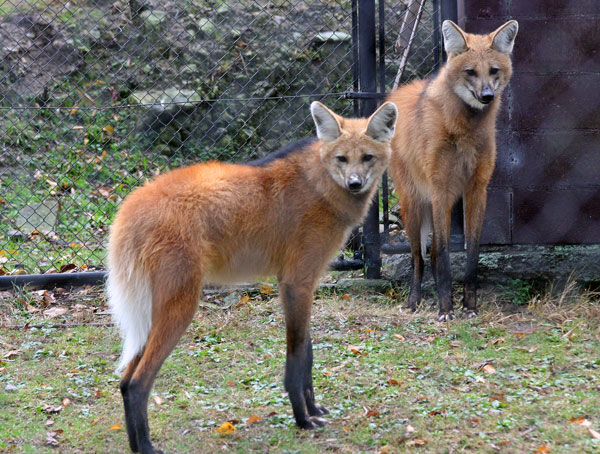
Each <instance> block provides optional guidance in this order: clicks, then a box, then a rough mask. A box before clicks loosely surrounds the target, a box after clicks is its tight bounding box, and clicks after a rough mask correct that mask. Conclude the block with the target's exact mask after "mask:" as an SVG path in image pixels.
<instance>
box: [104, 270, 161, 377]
mask: <svg viewBox="0 0 600 454" xmlns="http://www.w3.org/2000/svg"><path fill="white" fill-rule="evenodd" d="M107 293H108V305H109V306H110V309H111V312H112V314H113V318H114V320H115V323H116V324H117V326H118V327H119V330H120V331H121V337H122V338H123V351H122V353H121V360H120V362H119V366H118V367H117V373H121V372H122V371H123V370H124V369H125V367H127V365H128V364H129V362H130V361H131V360H132V359H133V358H135V356H136V355H137V354H138V353H140V352H141V351H142V350H143V348H144V346H145V345H146V340H147V339H148V333H149V332H150V327H151V326H152V292H151V289H150V283H149V281H148V277H147V276H146V275H145V273H143V272H141V271H138V270H135V269H130V270H125V269H123V268H121V267H118V266H114V267H113V266H110V265H109V272H108V281H107Z"/></svg>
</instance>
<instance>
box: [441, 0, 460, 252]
mask: <svg viewBox="0 0 600 454" xmlns="http://www.w3.org/2000/svg"><path fill="white" fill-rule="evenodd" d="M440 15H441V19H442V21H444V20H446V19H450V20H451V21H453V22H455V23H457V22H458V4H457V0H441V5H440ZM444 61H446V54H445V53H444ZM464 243H465V224H464V208H463V200H462V198H460V199H458V201H457V202H456V204H455V205H454V208H453V209H452V221H451V224H450V244H454V245H460V244H462V245H464Z"/></svg>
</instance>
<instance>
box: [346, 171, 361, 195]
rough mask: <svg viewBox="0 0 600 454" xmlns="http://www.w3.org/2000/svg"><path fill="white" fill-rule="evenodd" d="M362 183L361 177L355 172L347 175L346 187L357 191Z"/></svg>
mask: <svg viewBox="0 0 600 454" xmlns="http://www.w3.org/2000/svg"><path fill="white" fill-rule="evenodd" d="M362 185H363V182H362V178H361V177H359V176H358V175H356V174H355V173H353V174H352V175H350V176H349V177H348V189H350V190H351V191H358V190H359V189H360V188H362Z"/></svg>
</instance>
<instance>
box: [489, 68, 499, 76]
mask: <svg viewBox="0 0 600 454" xmlns="http://www.w3.org/2000/svg"><path fill="white" fill-rule="evenodd" d="M494 74H498V68H490V75H491V76H493V75H494Z"/></svg>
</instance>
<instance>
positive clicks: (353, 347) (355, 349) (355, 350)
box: [348, 345, 361, 355]
mask: <svg viewBox="0 0 600 454" xmlns="http://www.w3.org/2000/svg"><path fill="white" fill-rule="evenodd" d="M348 350H350V351H351V352H352V353H354V354H355V355H360V354H361V351H360V347H358V346H356V345H348Z"/></svg>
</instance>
